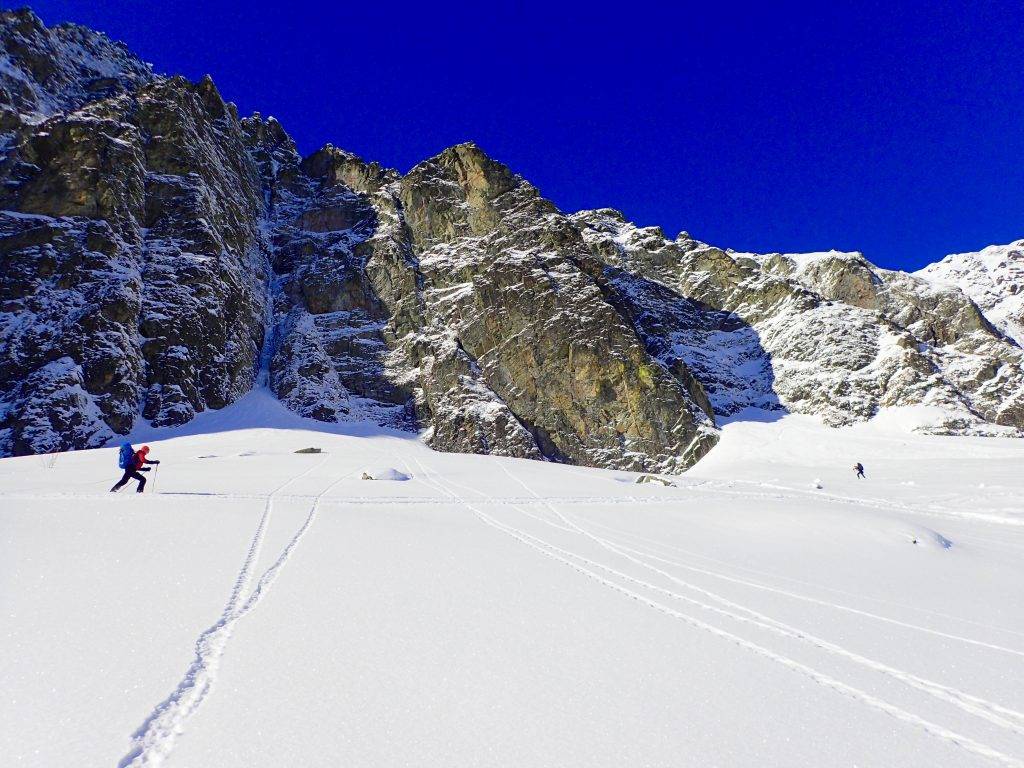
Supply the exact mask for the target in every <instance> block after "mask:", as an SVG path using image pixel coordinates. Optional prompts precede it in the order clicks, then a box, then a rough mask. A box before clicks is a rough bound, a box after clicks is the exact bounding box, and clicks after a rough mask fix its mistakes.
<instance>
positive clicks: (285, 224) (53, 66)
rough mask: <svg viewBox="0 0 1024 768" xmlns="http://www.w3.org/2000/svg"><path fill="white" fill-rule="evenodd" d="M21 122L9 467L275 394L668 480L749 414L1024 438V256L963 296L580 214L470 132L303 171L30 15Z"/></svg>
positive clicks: (17, 95) (214, 107)
mask: <svg viewBox="0 0 1024 768" xmlns="http://www.w3.org/2000/svg"><path fill="white" fill-rule="evenodd" d="M0 133H2V134H3V136H2V137H0V361H2V362H3V365H2V366H0V454H5V455H6V454H23V453H33V452H42V451H54V450H62V449H68V448H82V447H89V446H94V445H98V444H101V443H103V442H104V441H106V440H109V439H111V438H114V437H115V436H116V435H123V434H126V433H128V432H129V431H131V430H132V429H133V427H134V426H135V425H136V423H137V422H139V421H140V420H145V421H148V422H149V423H150V424H152V425H154V426H162V425H176V424H182V423H185V422H188V421H190V420H191V419H193V418H194V417H196V416H197V415H198V414H201V413H202V412H203V411H206V410H211V409H220V408H223V407H224V406H226V405H228V404H230V403H233V402H235V401H237V400H238V399H239V398H240V397H242V396H244V395H245V394H246V393H248V392H249V391H251V390H252V388H253V387H254V386H263V385H265V386H266V387H267V388H269V390H270V391H271V392H273V393H274V394H275V395H276V396H277V397H278V398H279V399H280V400H281V402H283V403H284V404H285V405H286V406H287V407H288V408H289V409H291V410H292V411H293V412H295V413H296V414H298V415H300V416H304V417H309V418H312V419H316V420H319V421H322V422H344V421H360V422H365V421H369V422H372V423H375V424H377V425H381V426H386V427H396V428H400V429H406V430H414V429H420V430H422V431H423V436H424V439H425V440H426V441H427V442H428V443H429V444H430V445H431V446H433V447H435V448H438V449H441V450H446V451H458V452H475V453H493V454H500V455H505V456H516V457H523V458H534V459H549V460H555V461H567V462H572V463H577V464H587V465H598V466H606V467H614V468H618V469H625V470H636V471H642V472H675V471H680V470H682V469H685V468H687V467H689V466H691V465H692V464H693V463H694V462H696V461H698V460H699V459H700V458H701V457H702V456H704V455H705V454H706V453H707V452H708V450H710V449H711V447H712V446H714V445H715V443H716V442H717V440H718V438H719V435H720V429H719V427H720V425H721V423H722V422H723V420H726V419H735V418H740V417H741V415H742V414H743V413H745V412H747V411H748V410H750V409H756V410H757V411H758V412H760V413H762V414H764V413H767V414H769V416H768V418H771V417H773V416H779V415H781V414H782V413H783V412H784V411H786V410H792V411H798V412H801V413H809V414H816V415H818V416H820V417H821V418H822V419H823V420H824V421H825V422H826V423H828V424H832V425H843V424H851V423H854V422H857V421H863V420H865V419H869V418H871V417H873V416H875V415H876V414H878V413H879V412H880V410H883V409H886V408H892V407H906V406H918V405H923V406H929V407H932V408H933V409H934V410H935V411H936V412H940V413H942V414H943V417H942V419H940V420H938V421H936V420H931V421H929V422H928V427H927V428H928V429H929V430H930V431H935V432H962V433H971V434H981V433H1016V431H1019V430H1020V429H1021V428H1022V427H1024V374H1022V367H1024V362H1022V352H1021V348H1020V347H1019V346H1018V345H1017V344H1015V343H1013V341H1012V340H1011V339H1009V338H1008V337H1007V336H1005V335H1004V333H1003V332H1000V330H999V329H1000V328H1002V329H1003V331H1004V332H1006V333H1009V334H1011V335H1012V334H1013V333H1014V332H1015V331H1014V328H1015V327H1016V326H1014V325H1013V323H1015V322H1017V320H1015V319H1014V318H1016V317H1017V316H1018V315H1017V314H1015V313H1016V309H1014V307H1017V306H1019V302H1018V304H1014V303H1013V302H1014V301H1016V297H1018V296H1019V295H1020V292H1019V275H1018V273H1017V272H1015V271H1014V270H1015V269H1016V267H1013V268H1012V269H1011V268H1010V267H1009V266H1007V265H1009V264H1011V263H1012V264H1014V265H1017V266H1019V263H1018V262H1019V255H1020V254H1019V250H1014V249H1012V248H1011V249H1010V250H1008V251H1007V252H1006V254H1004V256H1005V258H1004V256H996V255H992V256H991V257H989V256H987V255H986V256H985V257H984V258H982V257H981V256H980V255H979V259H980V260H976V261H977V264H975V262H974V261H971V260H969V259H966V258H964V259H960V261H961V262H963V264H964V265H966V266H964V267H963V270H961V271H959V272H956V275H953V276H954V277H956V279H957V281H958V283H962V284H963V285H962V286H961V287H964V286H966V287H964V290H963V291H962V290H960V289H959V288H957V287H955V286H952V285H946V284H944V283H942V282H941V281H940V279H939V278H938V277H936V276H935V275H931V274H928V275H925V276H923V277H922V276H920V275H907V274H905V273H902V272H894V271H889V270H884V269H879V268H878V267H876V266H874V265H872V264H871V263H870V262H868V261H867V260H865V259H864V257H863V256H862V255H860V254H858V253H839V252H834V251H833V252H823V253H816V254H771V255H760V254H748V253H736V252H732V251H727V250H722V249H719V248H714V247H711V246H708V245H706V244H704V243H700V242H698V241H696V240H694V239H692V238H690V237H689V236H688V235H685V234H684V235H681V236H680V237H679V238H677V239H676V240H669V239H667V238H666V237H665V236H664V233H663V232H661V230H659V229H657V228H654V227H647V228H640V227H636V226H635V225H633V224H631V223H629V222H627V221H626V220H625V219H624V217H623V216H622V215H621V214H619V213H617V212H615V211H611V210H607V209H605V210H599V211H584V212H581V213H577V214H574V215H566V214H564V213H562V212H561V211H559V210H558V209H557V208H556V207H555V206H554V205H553V204H552V203H551V202H550V201H548V200H545V199H544V198H543V197H541V195H540V194H539V192H538V191H537V190H536V189H535V188H534V187H533V186H532V185H531V184H530V183H529V182H527V181H526V180H525V179H523V178H521V177H520V176H517V175H516V174H515V173H513V172H512V171H511V170H510V169H509V168H507V167H505V166H504V165H502V164H501V163H499V162H497V161H495V160H493V159H492V158H490V157H488V156H487V155H486V154H485V153H484V152H483V151H482V150H481V149H480V148H479V147H477V146H475V145H473V144H471V143H467V144H460V145H458V146H455V147H451V148H449V149H447V150H445V151H443V152H441V153H440V154H438V155H437V156H436V157H433V158H430V159H428V160H425V161H424V162H422V163H420V164H418V165H417V166H415V167H414V168H413V169H412V170H411V171H409V172H408V173H407V174H405V175H402V174H400V173H398V172H397V171H394V170H391V169H387V168H383V167H381V166H380V165H379V164H377V163H373V162H366V161H364V160H362V159H360V158H359V157H356V156H355V155H353V154H351V153H349V152H346V151H344V150H342V149H339V148H337V147H334V146H332V145H327V146H325V147H324V148H323V149H321V150H319V151H317V152H314V153H313V154H312V155H309V156H308V157H302V156H301V155H300V154H299V153H298V151H297V149H296V147H295V144H294V142H293V141H292V140H291V138H290V137H289V136H288V134H287V132H286V131H285V129H284V127H283V126H282V125H281V124H280V123H279V122H278V121H277V120H275V119H274V118H272V117H267V118H264V117H263V116H261V115H259V114H255V115H253V116H252V117H249V118H245V119H240V118H239V116H238V114H237V110H236V109H235V107H234V105H232V104H230V103H226V102H225V101H224V100H223V99H222V98H221V96H220V94H219V93H218V91H217V89H216V87H215V86H214V84H213V82H212V80H210V79H209V78H204V79H203V80H202V81H200V82H198V83H190V82H188V81H187V80H185V79H184V78H181V77H164V76H158V75H154V74H153V73H152V72H151V71H150V70H149V68H148V66H146V65H144V64H143V63H142V62H140V61H139V60H138V59H137V58H136V57H134V56H132V55H131V54H130V53H129V52H128V51H127V50H126V49H125V48H124V47H123V46H121V45H120V44H118V43H113V42H111V41H109V40H108V39H107V38H105V37H104V36H102V35H101V34H99V33H94V32H91V31H89V30H85V29H83V28H81V27H75V26H68V25H64V26H59V27H54V28H52V29H47V28H46V27H44V26H43V25H42V23H41V22H40V21H39V19H38V18H36V17H35V16H34V15H33V14H32V13H31V12H30V11H18V12H3V13H2V14H0ZM983 253H987V252H983ZM953 258H954V257H950V259H947V261H950V260H952V259H953ZM1004 261H1005V262H1006V264H1003V262H1004ZM945 263H946V262H943V264H945ZM958 263H959V262H958ZM979 265H980V266H979ZM1004 267H1005V269H1004ZM985 270H987V271H985ZM946 271H949V270H946ZM982 272H983V273H984V275H986V276H984V277H978V276H977V275H976V273H978V274H981V273H982ZM961 273H962V274H961ZM1004 273H1005V275H1004ZM950 275H952V272H950ZM950 279H952V278H951V277H950ZM986 280H987V281H988V282H985V281H986ZM981 286H983V288H982V287H981ZM964 291H966V293H967V295H965V293H964ZM968 295H969V296H972V297H975V301H972V300H971V298H968ZM976 302H977V303H976ZM979 307H980V308H979ZM985 312H991V313H993V317H992V318H987V317H986V316H985ZM997 326H998V327H997Z"/></svg>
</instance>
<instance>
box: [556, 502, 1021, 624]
mask: <svg viewBox="0 0 1024 768" xmlns="http://www.w3.org/2000/svg"><path fill="white" fill-rule="evenodd" d="M559 503H561V502H559ZM587 524H588V525H592V526H596V527H597V528H603V529H604V530H606V531H609V532H610V533H613V534H615V535H617V536H626V537H628V538H631V539H636V540H638V541H642V542H645V543H646V544H648V545H651V544H653V545H654V546H656V547H661V548H663V549H670V550H672V551H673V552H680V553H682V554H684V555H686V556H688V557H693V558H697V559H698V560H706V561H708V562H712V563H716V564H717V565H724V566H726V567H727V568H731V569H733V570H736V571H744V572H746V573H748V574H755V575H756V576H762V577H767V578H769V579H777V580H779V581H787V582H790V583H791V584H799V585H801V586H804V587H812V588H814V589H821V590H824V591H826V592H832V593H834V594H837V595H844V596H846V597H855V598H858V599H860V600H868V601H870V602H873V603H878V604H879V605H888V606H894V607H896V608H900V609H902V610H907V611H914V612H916V613H921V614H924V615H926V616H933V617H938V618H940V619H947V620H949V621H955V622H958V623H960V624H970V625H971V626H974V627H979V628H980V629H988V630H992V631H995V632H1002V633H1005V634H1008V635H1016V636H1017V637H1024V632H1018V631H1016V630H1013V629H1008V628H1006V627H999V626H996V625H994V624H986V623H985V622H981V621H973V620H971V619H965V618H963V617H960V616H952V615H950V614H948V613H943V612H941V611H933V610H930V609H927V608H921V607H919V606H916V605H907V604H906V603H899V602H894V601H892V600H883V599H881V598H878V597H871V596H870V595H859V594H857V593H855V592H848V591H846V590H843V589H836V588H835V587H829V586H826V585H824V584H815V583H812V582H808V581H802V580H800V579H794V578H792V577H791V576H784V575H782V574H780V573H772V572H771V571H764V570H759V569H757V568H750V567H749V566H745V565H740V564H738V563H732V562H729V561H727V560H721V559H719V558H716V557H711V556H710V555H705V554H703V553H701V552H694V551H692V550H689V549H686V548H684V547H679V546H676V545H674V544H667V543H665V542H663V541H658V540H656V539H651V538H649V537H647V536H641V535H640V534H638V533H633V532H632V531H626V530H623V529H621V528H613V527H612V526H610V525H605V524H604V523H599V522H597V521H596V520H587ZM963 539H964V537H963V536H962V535H958V536H957V540H958V541H961V540H963ZM634 544H635V543H634ZM658 554H664V553H663V552H659V553H658Z"/></svg>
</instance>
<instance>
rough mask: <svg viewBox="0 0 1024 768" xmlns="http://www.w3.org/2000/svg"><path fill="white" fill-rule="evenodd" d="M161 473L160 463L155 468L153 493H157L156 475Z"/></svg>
mask: <svg viewBox="0 0 1024 768" xmlns="http://www.w3.org/2000/svg"><path fill="white" fill-rule="evenodd" d="M159 474H160V465H159V464H157V465H156V469H154V470H153V493H156V476H157V475H159Z"/></svg>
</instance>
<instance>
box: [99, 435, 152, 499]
mask: <svg viewBox="0 0 1024 768" xmlns="http://www.w3.org/2000/svg"><path fill="white" fill-rule="evenodd" d="M148 455H149V446H148V445H144V446H142V447H141V448H139V450H137V451H136V452H135V455H134V456H132V462H131V464H129V465H128V466H127V467H125V468H124V476H123V477H122V478H121V479H120V480H118V481H117V483H116V484H115V485H114V487H113V488H111V489H110V492H111V493H117V492H118V491H119V490H121V489H122V488H124V486H125V485H127V483H128V481H129V480H138V481H139V487H138V488H136V489H135V492H136V493H142V489H143V488H145V487H146V478H144V477H143V476H142V475H141V474H139V473H140V472H149V467H144V466H143V464H159V463H160V462H159V461H150V460H149V459H147V458H146V456H148Z"/></svg>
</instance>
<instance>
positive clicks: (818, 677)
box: [407, 458, 1024, 768]
mask: <svg viewBox="0 0 1024 768" xmlns="http://www.w3.org/2000/svg"><path fill="white" fill-rule="evenodd" d="M413 460H414V461H416V463H417V464H418V465H419V467H420V469H421V470H422V475H421V476H422V477H423V479H424V481H425V482H430V483H432V484H433V485H434V487H435V488H436V489H437V490H439V491H440V492H441V493H442V494H443V495H445V496H448V497H449V498H452V499H455V500H456V501H458V502H460V503H462V504H463V505H464V506H465V507H466V508H467V509H469V510H470V511H472V512H473V513H474V514H475V515H476V516H477V517H478V518H479V519H480V520H481V521H483V522H484V523H486V524H487V525H490V526H491V527H493V528H495V529H497V530H499V531H501V532H503V533H505V534H507V535H509V536H512V537H513V538H515V539H517V540H519V541H520V542H522V543H523V544H526V545H527V546H529V547H531V548H533V549H535V550H537V551H538V552H540V553H542V554H544V555H545V556H547V557H550V558H553V559H555V560H557V561H559V562H561V563H563V564H565V565H567V566H569V567H570V568H572V569H573V570H575V571H577V572H579V573H582V574H583V575H585V576H587V577H588V578H591V579H593V580H595V581H597V582H599V583H601V584H602V585H604V586H606V587H608V588H610V589H612V590H615V591H617V592H619V593H621V594H624V595H626V596H627V597H630V598H631V599H633V600H636V601H638V602H640V603H643V604H645V605H647V606H648V607H651V608H653V609H655V610H658V611H660V612H662V613H664V614H666V615H669V616H671V617H673V618H676V619H679V620H681V621H683V622H685V623H687V624H689V625H690V626H693V627H695V628H697V629H701V630H704V631H706V632H709V633H710V634H712V635H714V636H717V637H720V638H722V639H725V640H728V641H730V642H732V643H734V644H736V645H739V646H740V647H742V648H745V649H747V650H750V651H752V652H754V653H756V654H758V655H760V656H763V657H765V658H768V659H770V660H772V661H775V662H777V663H779V664H781V665H783V666H785V667H788V668H790V669H793V670H795V671H798V672H801V673H802V674H804V675H806V676H807V677H809V678H810V679H812V680H813V681H815V682H817V683H819V684H820V685H823V686H825V687H826V688H830V689H832V690H834V691H836V692H838V693H841V694H843V695H845V696H847V697H849V698H853V699H855V700H858V701H861V702H862V703H864V704H866V705H868V706H870V707H872V708H874V709H877V710H880V711H882V712H885V713H886V714H889V715H891V716H892V717H894V718H896V719H898V720H901V721H903V722H906V723H910V724H912V725H915V726H918V727H920V728H922V729H923V730H925V731H926V732H927V733H930V734H932V735H934V736H937V737H939V738H941V739H943V740H945V741H947V742H949V743H951V744H953V745H956V746H958V747H960V748H962V749H965V750H967V751H969V752H972V753H973V754H976V755H978V756H981V757H985V758H987V759H991V760H995V761H997V762H1000V763H1002V764H1004V765H1007V766H1012V767H1013V768H1024V762H1022V761H1021V760H1018V759H1017V758H1015V757H1013V756H1010V755H1007V754H1005V753H1003V752H1000V751H999V750H997V749H994V748H993V747H990V746H988V745H986V744H983V743H981V742H979V741H976V740H975V739H972V738H970V737H968V736H964V735H963V734H960V733H957V732H955V731H952V730H950V729H948V728H946V727H945V726H942V725H939V724H937V723H933V722H931V721H929V720H926V719H924V718H923V717H921V716H919V715H916V714H914V713H912V712H909V711H907V710H904V709H902V708H900V707H898V706H896V705H894V704H890V703H889V702H887V701H885V700H884V699H881V698H879V697H877V696H875V695H873V694H870V693H868V692H866V691H863V690H860V689H858V688H856V687H854V686H852V685H849V684H847V683H844V682H842V681H840V680H838V679H837V678H834V677H832V676H830V675H827V674H825V673H822V672H819V671H818V670H816V669H814V668H812V667H810V666H808V665H806V664H804V663H802V662H799V661H796V660H795V659H791V658H789V657H788V656H784V655H783V654H781V653H777V652H775V651H773V650H771V649H769V648H766V647H764V646H762V645H759V644H757V643H755V642H753V641H750V640H747V639H745V638H743V637H741V636H739V635H736V634H734V633H732V632H729V631H727V630H724V629H721V628H719V627H716V626H714V625H712V624H708V623H707V622H705V621H702V620H700V619H698V618H696V617H694V616H690V615H689V614H686V613H682V612H681V611H677V610H675V609H673V608H671V607H670V606H667V605H665V604H663V603H660V602H658V601H656V600H654V599H652V598H650V597H647V596H646V595H643V594H642V593H640V592H636V591H634V590H632V589H629V588H628V587H625V586H623V585H622V584H619V583H616V582H614V581H611V580H609V579H606V578H605V577H603V576H601V575H600V574H599V573H597V572H596V571H594V570H591V569H590V568H588V567H586V565H581V564H580V563H577V562H574V561H573V559H571V558H575V559H576V560H580V561H581V562H585V563H586V564H587V565H591V566H596V567H598V568H599V569H601V570H605V571H611V572H612V573H615V574H616V575H618V576H619V577H622V578H625V579H626V580H628V581H630V582H635V583H638V584H640V585H642V586H644V587H646V588H649V589H654V590H655V591H659V592H669V591H668V590H664V589H663V588H661V587H656V586H654V585H649V584H647V583H646V582H642V581H641V580H639V579H635V578H633V577H630V576H627V575H626V574H620V573H618V572H616V571H614V569H611V568H608V567H607V566H605V565H603V564H601V563H597V562H595V561H592V560H588V559H587V558H584V557H582V556H580V555H578V554H575V553H572V552H569V551H567V550H563V549H561V548H559V547H557V546H555V545H553V544H550V543H548V542H545V541H543V540H542V539H539V538H537V537H535V536H532V535H531V534H529V533H526V532H525V531H522V530H520V529H518V528H515V527H514V526H510V525H507V524H505V523H502V522H500V521H499V520H497V519H495V518H493V517H491V516H490V515H488V514H487V513H485V512H483V511H482V510H480V509H478V508H477V507H476V506H474V505H473V504H471V503H470V502H468V501H466V500H465V499H461V498H460V497H459V496H458V495H457V494H455V493H453V492H452V491H450V490H448V489H446V488H445V487H444V485H443V484H442V483H441V482H440V481H428V480H427V478H426V475H427V474H428V472H427V470H426V468H425V467H424V466H423V464H422V463H420V462H419V460H418V459H415V458H414V459H413ZM407 466H408V465H407ZM499 466H500V465H499ZM502 469H503V470H504V471H505V472H506V473H508V475H509V477H511V478H512V479H513V480H516V481H517V482H519V483H520V484H521V485H523V486H524V487H525V488H526V489H527V490H528V491H529V492H531V493H534V492H533V491H532V489H530V488H529V487H528V486H526V484H525V483H522V481H520V480H519V479H518V478H517V477H515V476H514V475H512V473H511V472H508V470H507V469H505V467H504V466H502ZM410 472H411V469H410ZM534 495H535V496H537V498H542V497H540V496H539V495H537V494H536V493H534ZM552 511H553V512H554V513H555V514H556V515H558V516H559V517H563V516H562V515H561V513H559V512H558V511H557V510H555V509H554V508H552ZM563 519H564V517H563ZM566 522H567V523H568V524H569V525H573V524H572V523H571V521H568V520H566ZM577 527H578V526H577ZM641 565H644V564H643V563H641ZM645 567H649V566H645ZM670 594H673V595H674V594H675V593H670ZM684 599H685V598H684ZM690 602H694V601H692V600H690ZM705 607H707V606H705ZM718 610H719V611H720V610H721V609H718Z"/></svg>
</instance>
